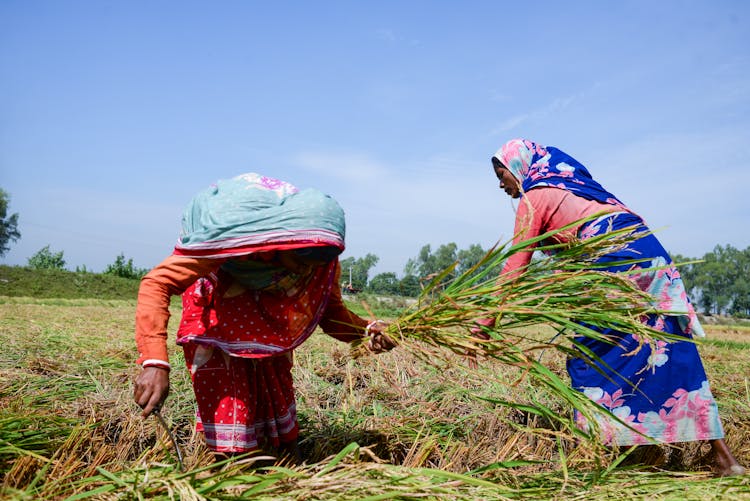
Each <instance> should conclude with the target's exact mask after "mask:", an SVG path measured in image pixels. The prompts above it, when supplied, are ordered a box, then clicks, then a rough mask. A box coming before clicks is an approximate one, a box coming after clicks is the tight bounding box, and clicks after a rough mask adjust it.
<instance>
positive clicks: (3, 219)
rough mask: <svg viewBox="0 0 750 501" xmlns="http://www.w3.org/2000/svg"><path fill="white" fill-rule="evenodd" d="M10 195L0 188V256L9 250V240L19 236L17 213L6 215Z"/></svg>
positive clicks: (16, 239)
mask: <svg viewBox="0 0 750 501" xmlns="http://www.w3.org/2000/svg"><path fill="white" fill-rule="evenodd" d="M9 205H10V195H8V193H7V192H6V191H5V190H3V189H2V188H0V257H3V256H4V255H5V253H6V252H8V251H9V250H10V242H11V241H12V242H16V241H18V239H19V238H21V233H20V232H19V231H18V213H16V214H11V215H8V206H9Z"/></svg>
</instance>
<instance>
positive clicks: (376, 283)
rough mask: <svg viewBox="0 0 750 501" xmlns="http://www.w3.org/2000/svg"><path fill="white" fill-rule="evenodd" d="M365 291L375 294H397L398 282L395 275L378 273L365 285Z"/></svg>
mask: <svg viewBox="0 0 750 501" xmlns="http://www.w3.org/2000/svg"><path fill="white" fill-rule="evenodd" d="M367 290H369V291H371V292H374V293H376V294H399V292H401V291H400V288H399V280H398V277H397V276H396V274H395V273H391V272H386V273H379V274H377V275H375V276H374V277H372V280H370V282H369V283H368V284H367Z"/></svg>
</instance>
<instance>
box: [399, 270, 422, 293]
mask: <svg viewBox="0 0 750 501" xmlns="http://www.w3.org/2000/svg"><path fill="white" fill-rule="evenodd" d="M398 290H399V294H401V295H402V296H408V297H417V296H419V293H420V292H422V287H421V286H420V285H419V279H418V278H417V277H416V276H415V275H405V276H404V278H402V279H401V280H399V283H398Z"/></svg>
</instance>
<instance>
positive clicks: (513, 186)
mask: <svg viewBox="0 0 750 501" xmlns="http://www.w3.org/2000/svg"><path fill="white" fill-rule="evenodd" d="M493 168H494V169H495V175H496V176H497V178H498V179H499V180H500V189H501V190H504V191H505V193H507V194H508V196H510V197H511V198H518V197H520V196H521V185H520V183H519V182H518V179H516V177H515V176H514V175H513V174H511V173H510V171H509V170H508V169H506V168H505V167H503V165H502V164H501V163H499V162H496V163H494V165H493Z"/></svg>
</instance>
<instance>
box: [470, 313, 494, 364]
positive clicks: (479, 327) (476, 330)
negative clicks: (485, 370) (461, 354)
mask: <svg viewBox="0 0 750 501" xmlns="http://www.w3.org/2000/svg"><path fill="white" fill-rule="evenodd" d="M474 323H475V324H476V326H474V327H472V328H471V329H469V332H471V335H472V336H475V337H478V338H479V339H483V340H487V339H489V338H490V336H489V335H488V334H487V333H486V332H484V329H485V328H489V329H492V328H493V327H495V319H494V318H478V319H477V320H475V321H474ZM466 363H467V365H468V366H469V369H473V370H476V369H478V368H479V362H477V354H476V352H475V351H473V350H470V351H467V352H466Z"/></svg>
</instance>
